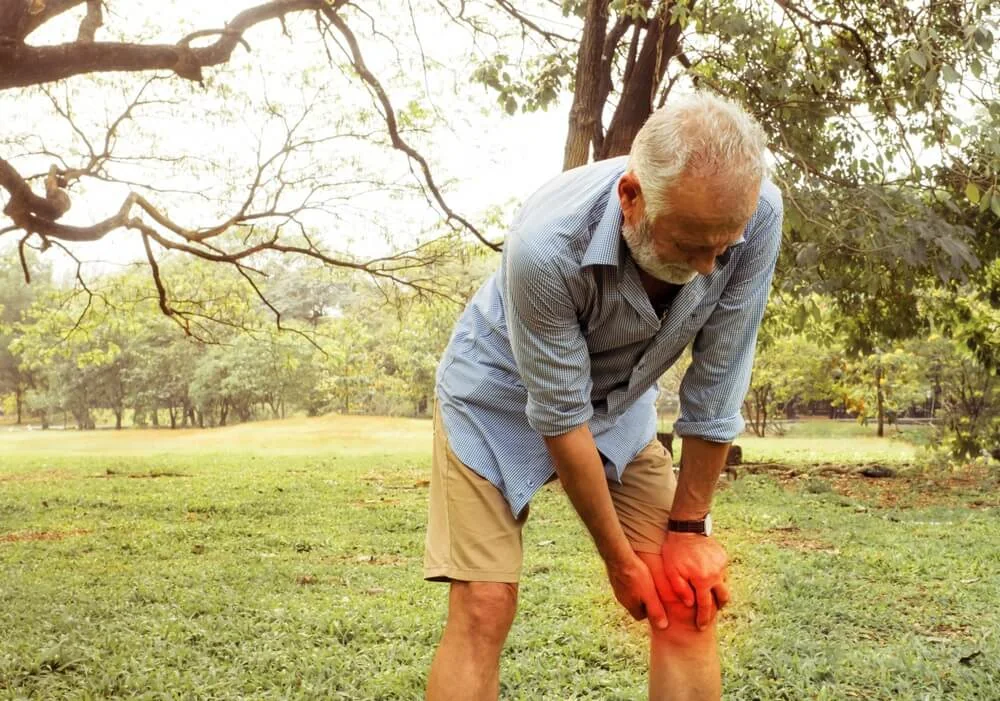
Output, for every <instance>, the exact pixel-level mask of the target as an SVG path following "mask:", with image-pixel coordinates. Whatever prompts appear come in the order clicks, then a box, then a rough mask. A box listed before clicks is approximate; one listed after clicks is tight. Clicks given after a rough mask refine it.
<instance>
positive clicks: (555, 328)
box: [503, 241, 594, 436]
mask: <svg viewBox="0 0 1000 701" xmlns="http://www.w3.org/2000/svg"><path fill="white" fill-rule="evenodd" d="M564 262H565V261H562V260H561V259H559V258H558V257H554V256H553V255H552V254H548V255H545V254H543V253H541V252H539V251H537V250H535V249H534V248H533V247H532V246H530V245H529V244H527V243H525V242H524V241H512V242H511V243H510V244H509V247H508V249H507V251H506V252H505V260H504V281H503V295H504V298H505V299H506V306H507V329H508V333H509V334H510V345H511V350H512V351H513V355H514V360H515V362H516V363H517V368H518V371H519V372H520V374H521V379H522V380H523V382H524V385H525V388H526V389H527V393H528V404H527V415H528V423H529V424H530V425H531V427H532V429H534V430H535V431H537V432H538V433H540V434H542V435H543V436H555V435H559V434H562V433H566V432H567V431H571V430H572V429H574V428H576V427H577V426H580V425H582V424H585V423H587V422H588V421H589V420H590V418H591V417H592V416H593V413H594V409H593V406H592V405H591V402H590V394H591V390H592V388H593V382H592V380H591V377H590V355H589V354H588V351H587V343H586V340H585V339H584V337H583V333H582V332H581V330H580V322H579V320H578V318H577V313H576V309H575V306H574V304H573V299H572V295H571V293H570V289H569V285H568V282H567V279H566V274H565V272H564V271H563V269H562V264H563V263H564Z"/></svg>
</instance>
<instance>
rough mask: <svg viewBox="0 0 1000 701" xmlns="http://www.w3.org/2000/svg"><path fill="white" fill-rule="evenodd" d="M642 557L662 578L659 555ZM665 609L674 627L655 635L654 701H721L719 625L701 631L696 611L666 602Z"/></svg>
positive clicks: (651, 687) (651, 675)
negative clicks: (717, 636)
mask: <svg viewBox="0 0 1000 701" xmlns="http://www.w3.org/2000/svg"><path fill="white" fill-rule="evenodd" d="M639 557H640V558H641V559H642V561H643V562H645V563H646V565H647V566H648V567H649V569H650V572H652V574H653V578H654V579H657V578H658V577H662V572H663V565H662V561H661V559H660V555H659V554H656V555H652V554H647V553H639ZM663 590H664V589H661V591H663ZM664 606H665V608H666V610H667V620H668V621H669V622H670V626H669V627H668V628H667V629H666V630H664V631H659V630H655V629H652V632H651V643H650V650H649V699H650V701H718V699H720V698H721V697H722V675H721V670H720V667H719V652H718V645H717V643H716V638H715V624H714V623H713V624H712V625H711V626H709V627H708V628H706V629H705V630H703V631H699V630H698V628H697V626H695V610H694V609H693V608H688V607H687V606H685V605H684V604H683V603H682V602H681V601H680V600H672V601H664Z"/></svg>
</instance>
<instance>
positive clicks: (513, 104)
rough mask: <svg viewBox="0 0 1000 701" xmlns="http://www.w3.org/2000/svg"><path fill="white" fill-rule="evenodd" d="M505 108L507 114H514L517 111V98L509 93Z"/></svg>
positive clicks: (504, 104)
mask: <svg viewBox="0 0 1000 701" xmlns="http://www.w3.org/2000/svg"><path fill="white" fill-rule="evenodd" d="M503 109H504V111H505V112H506V113H507V114H509V115H513V114H514V113H515V112H517V100H515V99H514V98H513V96H510V95H508V96H507V100H506V101H505V102H504V103H503Z"/></svg>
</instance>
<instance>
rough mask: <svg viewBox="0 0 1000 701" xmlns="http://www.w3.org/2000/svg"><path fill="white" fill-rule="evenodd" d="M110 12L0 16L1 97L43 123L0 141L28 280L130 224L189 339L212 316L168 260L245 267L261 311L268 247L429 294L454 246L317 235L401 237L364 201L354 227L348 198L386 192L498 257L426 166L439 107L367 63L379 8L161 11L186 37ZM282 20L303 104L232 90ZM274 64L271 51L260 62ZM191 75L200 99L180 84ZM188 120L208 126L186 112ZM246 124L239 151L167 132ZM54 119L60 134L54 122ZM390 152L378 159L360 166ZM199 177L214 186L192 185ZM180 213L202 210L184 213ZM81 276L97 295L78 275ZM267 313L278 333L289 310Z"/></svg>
mask: <svg viewBox="0 0 1000 701" xmlns="http://www.w3.org/2000/svg"><path fill="white" fill-rule="evenodd" d="M114 5H115V3H114V2H111V1H109V0H9V1H8V2H5V3H4V7H3V10H2V11H0V98H6V99H8V100H14V101H17V104H18V105H19V106H20V109H19V110H18V112H19V113H25V111H26V110H30V113H31V114H33V115H35V117H34V118H32V119H31V120H30V123H31V126H30V127H23V128H22V130H21V131H20V132H17V131H14V132H13V133H8V134H6V135H4V136H5V137H6V138H5V141H4V143H3V144H2V145H0V193H2V195H3V196H4V197H3V200H0V201H2V202H3V217H2V218H0V238H2V237H7V236H16V237H17V241H18V247H17V250H18V252H19V257H20V261H21V263H22V266H23V272H24V275H25V280H26V281H30V277H31V272H30V268H29V265H28V259H27V258H26V256H25V251H26V249H29V248H36V249H38V250H39V251H45V250H47V249H53V248H54V249H58V250H61V251H63V252H64V253H66V254H67V255H69V256H71V257H73V258H75V257H76V256H75V253H74V250H75V249H74V246H75V245H77V244H80V243H86V242H91V241H95V240H99V239H102V238H104V237H107V236H109V235H112V234H114V233H121V232H127V233H128V234H129V235H132V236H134V237H135V238H136V239H137V240H139V241H141V244H142V247H143V250H144V252H145V258H146V263H147V266H148V270H147V272H148V273H149V275H150V276H151V278H152V280H153V281H154V283H155V286H156V292H157V297H158V301H159V307H160V310H161V311H162V312H163V313H164V314H166V315H168V316H169V317H171V318H173V319H174V320H176V321H177V322H178V323H179V324H181V326H182V327H183V328H184V330H185V331H186V332H187V333H189V334H197V332H198V331H197V321H198V319H199V317H198V315H197V314H196V313H194V312H192V311H191V310H190V309H189V308H185V305H183V304H180V303H178V301H177V298H176V297H175V296H174V295H173V293H172V290H171V289H170V285H169V283H168V282H167V281H165V280H164V279H163V274H162V271H161V261H162V258H163V256H164V254H165V253H169V252H173V253H177V254H182V255H185V256H191V257H196V258H199V259H202V260H204V261H209V262H212V263H216V264H219V265H221V266H226V267H230V268H232V269H233V270H234V271H236V272H237V273H238V274H239V275H240V276H241V277H242V278H243V281H244V284H245V285H246V286H247V290H248V291H249V292H250V293H251V294H257V295H259V296H260V297H261V299H262V301H263V302H264V303H265V304H267V303H268V300H267V299H266V298H265V297H264V296H263V293H262V290H261V288H262V286H263V281H264V280H265V277H264V274H263V273H262V272H261V270H260V269H259V265H260V263H261V261H262V260H266V259H267V257H268V256H269V255H277V256H292V257H294V256H302V257H305V258H310V259H314V260H317V261H321V262H322V263H324V264H327V265H331V266H339V267H343V268H347V269H353V270H359V271H364V272H366V273H368V274H370V275H372V276H375V277H377V278H380V279H383V280H385V281H390V282H393V283H399V284H404V285H409V286H411V287H414V288H416V289H431V288H432V285H429V284H428V281H427V280H426V279H424V278H423V277H422V276H421V274H420V269H421V268H422V267H423V266H425V265H427V264H429V263H432V262H433V261H434V260H435V259H436V256H437V255H440V251H441V249H437V250H438V253H437V254H431V253H429V252H428V251H427V250H426V249H425V248H424V247H422V246H420V245H417V246H416V247H413V248H409V249H408V250H402V251H398V252H396V253H393V254H391V255H388V256H375V257H369V258H362V257H359V256H354V255H351V254H349V253H346V252H344V251H343V249H341V248H340V247H339V246H338V245H337V243H336V241H332V242H331V241H330V240H329V239H330V237H328V236H325V235H324V234H323V232H322V231H321V230H320V229H321V228H323V229H328V228H329V227H330V222H340V223H342V224H346V225H347V226H350V227H353V228H361V227H366V228H368V229H371V230H373V231H378V230H379V227H380V226H383V227H385V228H386V229H388V224H380V223H379V216H378V210H377V209H375V208H371V207H368V208H367V209H368V213H367V214H365V216H363V217H361V218H360V219H356V218H352V217H351V216H349V213H350V212H351V209H350V208H349V207H347V206H345V203H346V202H349V201H351V200H352V199H353V198H359V199H363V198H365V197H367V196H368V195H367V193H370V192H371V191H372V190H373V189H375V190H376V191H382V192H383V193H385V194H386V195H392V194H396V195H398V194H399V193H405V191H407V190H411V191H413V192H414V193H418V194H419V197H420V198H421V199H425V200H426V203H427V204H428V205H430V206H431V207H432V208H434V209H436V210H437V211H438V212H439V213H440V221H441V222H442V223H443V224H444V225H445V228H446V229H447V230H448V231H451V232H453V233H454V232H464V233H467V234H471V235H473V236H475V237H478V238H479V239H480V240H481V241H482V242H483V243H484V244H485V245H486V246H488V247H492V248H496V245H495V244H493V243H492V242H490V241H488V240H487V239H486V238H485V235H484V234H483V233H482V232H480V230H479V229H478V228H477V227H476V226H475V225H473V224H472V223H471V222H470V221H469V220H467V219H466V218H465V217H463V216H462V215H461V214H459V213H458V212H456V211H455V210H453V209H452V208H451V207H450V206H449V204H448V202H447V201H446V199H445V197H444V195H443V194H442V190H441V188H440V187H439V184H438V182H437V181H436V179H435V177H434V176H433V174H432V171H431V166H430V164H429V162H428V160H427V159H426V158H425V157H424V156H423V155H422V154H421V153H420V152H419V151H418V150H417V148H416V147H415V146H414V143H416V141H415V135H420V134H421V133H422V132H424V131H425V130H426V128H427V126H428V122H429V121H431V120H432V119H433V116H432V115H431V113H430V112H428V111H427V110H423V109H422V108H421V107H420V105H419V103H417V102H416V101H413V102H410V103H405V104H403V105H402V106H399V105H396V104H394V103H393V101H392V100H391V98H390V90H391V87H392V82H393V78H392V76H393V73H394V71H393V68H392V67H391V65H390V66H389V67H387V66H384V65H380V66H379V67H380V68H381V69H382V70H383V71H384V73H385V74H387V76H390V77H388V78H387V77H385V76H383V77H380V76H379V75H377V73H376V71H377V70H379V67H376V66H375V64H370V63H369V61H368V52H367V50H366V49H374V48H376V47H377V46H378V44H379V43H381V44H383V45H385V42H386V41H387V40H388V37H387V35H386V34H385V33H384V32H382V31H380V27H379V26H377V25H376V24H375V20H374V18H373V17H372V15H370V14H369V12H368V10H366V9H364V8H361V7H359V6H354V5H351V4H350V3H348V2H347V1H346V0H271V1H268V2H260V3H259V4H257V5H255V6H249V3H246V5H247V7H246V9H244V10H243V11H241V12H234V14H233V15H232V16H231V17H230V18H229V19H228V21H226V22H225V28H224V29H219V28H217V27H214V26H208V27H196V26H191V23H190V22H189V21H188V19H187V17H186V16H185V15H184V14H183V13H182V12H181V13H179V14H178V15H176V16H174V17H173V20H172V21H170V20H165V19H163V18H161V17H155V18H149V19H151V20H155V21H158V22H160V23H161V25H160V26H159V27H156V26H155V25H154V33H155V34H159V35H163V34H169V33H172V32H174V31H176V28H177V27H181V28H186V29H187V30H188V31H186V33H185V34H184V35H183V36H182V37H181V38H180V39H179V40H177V41H172V42H169V43H166V42H162V41H160V42H158V41H156V39H155V38H154V39H153V40H151V41H145V40H143V38H142V37H141V36H139V35H136V34H134V30H132V29H130V26H134V21H133V22H132V23H129V22H126V21H125V20H126V19H127V20H135V19H136V18H137V15H138V10H137V9H132V8H131V7H129V8H125V7H121V8H118V7H115V6H114ZM168 7H169V8H173V7H174V6H168ZM384 9H386V8H383V11H382V12H381V14H383V15H384V17H383V18H380V21H383V22H385V21H388V22H393V23H395V22H396V21H397V20H396V18H395V15H394V14H390V13H387V12H385V11H384ZM114 10H118V13H115V12H114ZM371 11H372V12H379V9H378V8H371ZM194 14H197V13H195V12H192V15H194ZM67 18H74V19H75V21H76V27H77V29H76V33H75V37H73V36H68V32H67V30H66V27H67V26H69V23H68V22H67V21H66V19H67ZM57 20H59V21H57ZM279 23H280V28H281V30H282V32H283V34H284V35H285V37H286V38H287V39H289V40H290V42H287V43H286V44H285V45H284V46H282V47H281V48H280V49H279V48H277V47H276V46H272V50H278V51H280V52H281V53H282V54H288V53H291V52H292V51H295V50H297V51H298V53H297V57H298V58H300V59H301V58H302V57H303V56H305V57H306V58H305V59H303V60H305V61H307V63H306V65H299V64H296V63H294V62H293V63H291V64H290V65H291V67H292V70H294V71H295V79H294V80H290V79H289V76H288V75H287V74H286V75H285V76H284V77H283V80H282V81H277V82H279V83H281V85H279V86H277V87H276V86H274V85H271V86H270V89H271V90H272V91H273V92H274V93H276V94H279V95H282V96H283V95H287V94H288V91H287V89H286V86H287V84H289V83H292V84H296V85H300V86H301V91H300V94H299V95H298V98H299V99H297V100H286V101H282V99H281V97H274V96H272V94H271V93H270V92H269V86H268V85H267V84H264V86H263V88H262V89H261V88H255V87H253V86H254V85H255V84H254V82H253V81H246V80H242V81H239V83H238V84H239V85H241V86H250V87H248V88H247V89H248V90H250V91H252V93H253V94H249V93H247V94H243V93H241V92H239V91H238V90H237V89H234V88H233V87H231V86H230V82H234V83H235V82H237V81H235V80H234V81H231V79H233V78H239V77H241V71H242V72H243V74H245V73H246V72H247V71H248V67H249V66H252V65H253V64H249V63H248V62H246V61H245V60H244V59H243V58H242V54H241V53H240V52H241V50H242V49H246V50H247V51H249V50H250V43H249V42H251V41H256V40H258V39H260V40H261V42H262V43H263V44H265V45H266V44H267V43H268V42H271V43H272V44H273V43H274V42H275V41H276V39H277V36H276V32H275V31H274V28H276V27H278V26H279ZM368 25H370V28H369V27H368ZM157 29H158V30H159V31H156V30H157ZM182 31H183V29H182ZM130 32H133V33H131V34H130ZM105 37H106V38H105ZM36 39H37V40H38V41H37V42H36ZM46 40H47V41H46ZM388 41H390V42H391V40H388ZM53 42H54V43H53ZM390 45H391V44H390ZM382 50H383V49H381V48H380V49H379V51H382ZM271 58H279V57H271ZM268 60H269V59H268V57H267V56H266V55H265V56H262V57H261V58H260V59H258V62H261V61H263V62H267V61H268ZM273 63H274V65H281V62H280V61H277V60H276V61H274V62H273ZM378 63H379V64H381V63H382V62H381V61H379V62H378ZM323 64H325V67H322V66H323ZM400 64H402V60H401V61H400ZM257 65H258V67H262V66H263V65H264V64H261V63H258V64H257ZM408 67H409V66H408V65H407V66H405V68H408ZM424 68H425V69H427V64H425V65H424ZM185 83H187V84H190V85H192V86H194V85H197V86H199V89H198V90H194V91H187V90H185V89H182V87H181V86H182V85H183V84H185ZM351 91H353V93H352V92H351ZM344 93H349V94H351V96H350V97H349V98H345V97H344V96H343V94H344ZM88 103H89V104H90V105H93V104H106V105H107V106H108V110H109V113H108V114H106V115H105V114H97V113H96V112H95V111H94V110H93V109H90V108H89V106H88ZM4 109H8V108H6V107H5V108H4ZM110 110H114V111H113V112H111V111H110ZM188 111H190V113H191V114H195V115H197V120H191V119H190V118H188V117H187V116H186V114H187V113H188ZM235 115H238V116H239V117H240V118H241V119H244V120H250V118H251V116H253V117H254V121H253V123H252V125H251V126H252V129H251V131H250V133H249V134H248V137H249V138H248V139H246V140H244V141H243V142H242V144H241V146H240V147H237V149H236V150H230V151H229V152H225V150H224V149H223V152H222V153H221V154H215V153H210V152H209V153H206V152H205V151H204V149H203V148H201V145H202V144H203V143H204V139H199V140H197V141H198V143H184V140H178V139H176V138H174V139H172V140H170V141H169V142H168V141H167V140H165V139H164V137H165V136H166V135H168V134H170V133H174V132H176V131H177V130H178V129H183V128H184V125H185V124H186V123H192V124H197V125H199V126H201V127H203V128H207V125H209V124H211V123H212V122H213V121H216V122H218V123H219V124H220V125H226V126H229V125H231V124H232V123H233V122H234V121H235V120H234V116H235ZM50 117H56V118H58V119H60V120H61V122H62V124H61V125H60V126H57V127H53V126H52V121H51V119H50ZM27 123H28V120H24V121H23V122H22V125H25V124H27ZM9 128H10V127H8V129H9ZM43 130H44V131H43ZM257 130H259V131H257ZM255 131H256V133H254V132H255ZM255 141H256V143H254V142H255ZM53 143H55V144H57V145H56V146H53V145H52V144H53ZM53 149H58V150H53ZM338 149H339V150H338ZM143 152H145V154H146V155H135V154H142V153H143ZM377 153H381V154H383V155H380V156H378V158H376V159H375V160H376V164H375V165H374V166H371V167H368V168H365V167H364V164H365V163H367V162H370V161H371V160H372V158H373V154H377ZM330 154H332V156H331V155H330ZM393 154H395V155H393ZM320 155H321V157H318V156H320ZM334 165H335V166H336V167H333V166H334ZM227 166H229V167H228V168H227ZM192 176H195V177H199V178H201V181H200V182H199V183H198V184H197V185H195V186H192V184H191V177H192ZM147 177H148V178H149V179H146V178H147ZM109 184H116V185H119V189H118V190H117V191H118V192H121V190H122V189H125V190H126V194H124V195H120V196H119V206H118V208H117V211H115V212H113V213H109V214H108V216H105V217H104V218H100V219H98V220H93V221H89V222H86V223H65V220H64V218H65V216H66V215H67V212H68V211H69V210H70V207H71V206H73V207H74V209H75V210H79V209H81V208H82V206H84V205H86V204H88V199H92V200H94V202H95V203H97V202H99V201H100V198H98V197H97V194H98V193H99V192H100V191H102V189H101V188H102V186H105V187H104V188H103V192H107V191H108V187H106V186H108V185H109ZM95 209H100V207H99V206H98V207H95ZM170 209H173V210H174V211H175V212H177V211H184V212H188V211H193V212H196V213H197V214H196V215H195V217H190V216H183V217H179V216H177V215H176V214H173V215H172V214H171V213H170V211H169V210H170ZM192 219H194V220H192ZM199 219H200V220H199ZM358 222H361V223H360V224H359V223H358ZM393 224H394V225H396V226H398V225H399V221H398V220H397V221H395V222H393ZM77 278H78V284H79V285H80V287H81V288H82V289H84V290H89V286H88V276H87V275H86V272H85V270H83V268H82V267H78V270H77ZM271 311H272V312H273V314H274V316H275V317H276V319H277V322H278V325H279V327H280V326H281V324H282V321H283V318H282V316H281V310H280V309H278V308H277V307H272V308H271Z"/></svg>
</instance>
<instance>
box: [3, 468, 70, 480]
mask: <svg viewBox="0 0 1000 701" xmlns="http://www.w3.org/2000/svg"><path fill="white" fill-rule="evenodd" d="M79 477H80V475H75V474H73V473H72V472H67V471H66V470H38V471H35V472H15V473H14V474H9V475H0V482H57V481H60V480H71V479H78V478H79Z"/></svg>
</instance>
